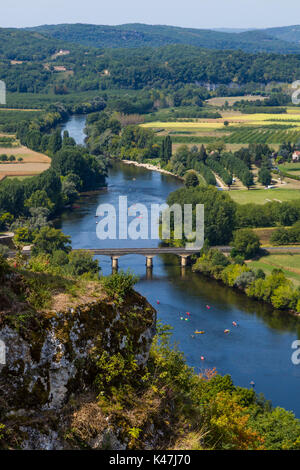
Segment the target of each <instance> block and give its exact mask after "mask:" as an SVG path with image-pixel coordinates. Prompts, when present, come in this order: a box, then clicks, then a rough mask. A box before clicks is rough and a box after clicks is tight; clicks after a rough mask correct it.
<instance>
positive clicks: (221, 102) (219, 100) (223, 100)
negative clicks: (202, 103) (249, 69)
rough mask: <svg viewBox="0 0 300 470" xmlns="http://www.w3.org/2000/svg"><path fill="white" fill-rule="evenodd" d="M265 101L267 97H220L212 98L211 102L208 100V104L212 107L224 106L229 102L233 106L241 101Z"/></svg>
mask: <svg viewBox="0 0 300 470" xmlns="http://www.w3.org/2000/svg"><path fill="white" fill-rule="evenodd" d="M264 99H265V97H264V96H260V95H244V96H218V97H216V98H210V99H209V100H206V103H207V104H210V105H211V106H224V104H225V103H226V101H227V103H228V104H229V105H230V106H232V105H233V104H234V103H236V102H237V101H241V100H247V101H256V100H264Z"/></svg>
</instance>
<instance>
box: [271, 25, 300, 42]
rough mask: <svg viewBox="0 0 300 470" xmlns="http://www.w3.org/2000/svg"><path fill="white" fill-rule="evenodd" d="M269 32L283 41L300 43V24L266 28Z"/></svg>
mask: <svg viewBox="0 0 300 470" xmlns="http://www.w3.org/2000/svg"><path fill="white" fill-rule="evenodd" d="M265 32H266V33H267V34H270V35H271V36H272V37H276V38H277V39H280V40H281V41H287V42H291V43H300V25H294V26H283V27H281V28H268V29H267V30H265Z"/></svg>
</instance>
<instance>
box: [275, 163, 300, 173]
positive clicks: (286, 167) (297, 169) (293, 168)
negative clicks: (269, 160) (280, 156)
mask: <svg viewBox="0 0 300 470" xmlns="http://www.w3.org/2000/svg"><path fill="white" fill-rule="evenodd" d="M279 169H280V170H282V171H286V172H288V173H291V174H293V175H296V176H300V162H298V163H284V164H283V165H279Z"/></svg>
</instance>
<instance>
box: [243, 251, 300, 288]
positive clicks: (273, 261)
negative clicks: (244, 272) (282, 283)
mask: <svg viewBox="0 0 300 470" xmlns="http://www.w3.org/2000/svg"><path fill="white" fill-rule="evenodd" d="M247 266H249V267H250V268H253V269H259V268H260V269H262V270H263V271H264V272H265V273H266V274H270V273H271V272H272V270H273V269H278V268H280V269H282V270H283V272H284V274H285V275H286V277H287V278H288V279H290V280H291V281H292V282H293V283H294V284H296V285H297V286H298V285H300V254H284V255H279V254H278V255H277V254H276V255H268V256H263V257H262V258H260V260H258V261H251V262H249V263H247Z"/></svg>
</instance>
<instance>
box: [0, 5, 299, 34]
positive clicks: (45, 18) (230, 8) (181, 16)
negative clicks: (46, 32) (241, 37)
mask: <svg viewBox="0 0 300 470" xmlns="http://www.w3.org/2000/svg"><path fill="white" fill-rule="evenodd" d="M1 3H2V5H1V6H0V27H21V26H36V25H40V24H56V23H93V24H111V25H112V24H122V23H136V22H139V23H148V24H168V25H176V26H189V27H195V28H220V27H226V28H262V27H270V26H285V25H295V24H299V23H300V2H299V0H214V1H213V0H210V1H209V0H2V1H1Z"/></svg>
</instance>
